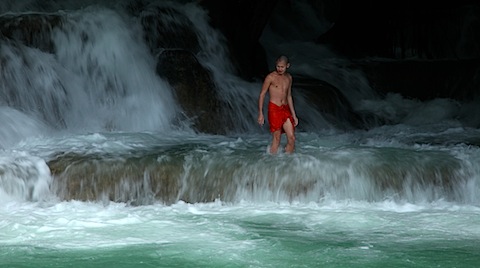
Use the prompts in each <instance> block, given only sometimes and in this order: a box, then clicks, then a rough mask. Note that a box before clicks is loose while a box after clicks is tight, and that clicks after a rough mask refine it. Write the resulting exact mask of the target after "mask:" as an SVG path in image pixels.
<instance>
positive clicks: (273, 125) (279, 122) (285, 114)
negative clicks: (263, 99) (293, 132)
mask: <svg viewBox="0 0 480 268" xmlns="http://www.w3.org/2000/svg"><path fill="white" fill-rule="evenodd" d="M288 119H290V122H292V126H293V129H295V120H293V116H292V113H291V112H290V107H289V106H288V105H287V104H284V105H282V106H278V105H276V104H275V103H273V102H269V103H268V123H269V125H270V132H275V131H277V130H281V132H282V133H285V130H284V129H283V124H284V123H285V122H287V120H288Z"/></svg>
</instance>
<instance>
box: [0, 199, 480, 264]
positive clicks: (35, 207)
mask: <svg viewBox="0 0 480 268" xmlns="http://www.w3.org/2000/svg"><path fill="white" fill-rule="evenodd" d="M13 208H15V209H14V210H13ZM0 213H1V217H2V220H1V221H0V225H1V229H2V235H1V241H2V245H1V248H2V250H1V253H0V265H1V266H2V267H476V266H477V265H478V263H479V261H480V256H479V255H478V252H479V250H480V245H479V243H478V241H479V238H480V237H479V236H480V226H479V224H478V219H479V216H480V209H479V208H478V207H469V206H457V205H452V204H449V203H444V204H441V203H439V204H430V205H424V206H423V205H411V204H403V205H399V204H395V203H391V202H382V203H374V204H371V203H365V202H326V203H323V204H315V203H311V204H289V203H283V204H281V203H265V204H253V203H248V202H242V203H239V204H235V205H234V204H224V203H222V202H220V201H218V202H214V203H207V204H186V203H182V202H179V203H177V204H174V205H172V206H164V205H160V204H155V205H150V206H142V207H129V206H126V205H124V204H116V203H112V204H108V205H102V204H97V203H88V202H77V201H72V202H59V203H56V204H42V205H40V204H20V203H10V204H8V205H7V206H6V207H5V206H3V207H2V209H1V212H0Z"/></svg>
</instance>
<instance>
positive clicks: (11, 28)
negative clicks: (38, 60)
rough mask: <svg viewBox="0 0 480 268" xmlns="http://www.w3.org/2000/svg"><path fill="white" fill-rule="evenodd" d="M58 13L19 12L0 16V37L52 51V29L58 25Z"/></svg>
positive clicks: (60, 20) (53, 48)
mask: <svg viewBox="0 0 480 268" xmlns="http://www.w3.org/2000/svg"><path fill="white" fill-rule="evenodd" d="M61 23H62V18H61V16H59V15H51V14H49V15H47V14H21V15H3V16H0V31H1V35H0V38H6V39H10V40H16V41H20V42H22V43H23V44H25V45H26V46H29V47H34V48H38V49H40V50H41V51H43V52H47V53H53V52H54V51H55V45H54V43H53V41H52V39H51V32H52V29H53V28H55V27H58V26H60V25H61Z"/></svg>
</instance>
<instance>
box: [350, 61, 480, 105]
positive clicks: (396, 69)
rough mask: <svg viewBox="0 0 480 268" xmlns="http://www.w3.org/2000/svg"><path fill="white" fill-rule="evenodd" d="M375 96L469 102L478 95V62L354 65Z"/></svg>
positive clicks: (377, 62) (393, 62)
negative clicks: (447, 99)
mask: <svg viewBox="0 0 480 268" xmlns="http://www.w3.org/2000/svg"><path fill="white" fill-rule="evenodd" d="M357 64H358V66H360V68H361V69H362V70H363V72H364V73H365V74H366V76H367V79H368V80H369V81H370V85H371V86H372V88H373V89H374V90H376V91H377V92H379V93H381V94H383V95H385V94H386V93H388V92H393V93H399V94H401V95H402V96H404V97H406V98H412V99H418V100H422V101H424V100H430V99H434V98H450V99H456V100H471V99H473V98H476V97H479V95H480V90H479V89H480V79H479V78H480V59H471V60H436V61H416V60H404V61H374V60H369V61H363V62H357Z"/></svg>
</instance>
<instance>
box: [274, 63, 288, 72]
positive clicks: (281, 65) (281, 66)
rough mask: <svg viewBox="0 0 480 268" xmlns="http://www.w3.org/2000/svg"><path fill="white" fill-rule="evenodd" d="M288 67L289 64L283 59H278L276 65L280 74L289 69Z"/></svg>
mask: <svg viewBox="0 0 480 268" xmlns="http://www.w3.org/2000/svg"><path fill="white" fill-rule="evenodd" d="M288 67H289V64H288V63H287V62H286V61H283V60H280V61H277V64H276V66H275V68H276V70H277V73H278V74H284V73H285V72H286V71H287V68H288Z"/></svg>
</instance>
